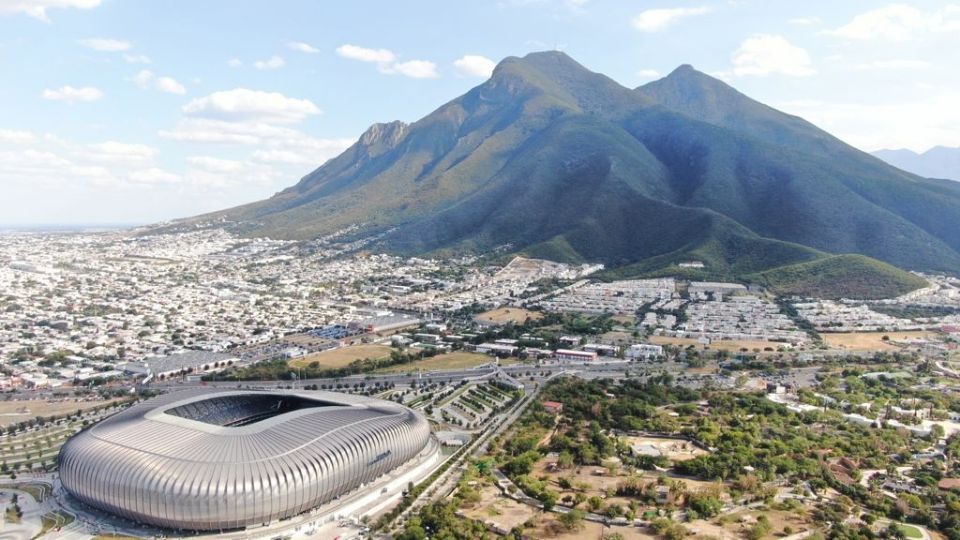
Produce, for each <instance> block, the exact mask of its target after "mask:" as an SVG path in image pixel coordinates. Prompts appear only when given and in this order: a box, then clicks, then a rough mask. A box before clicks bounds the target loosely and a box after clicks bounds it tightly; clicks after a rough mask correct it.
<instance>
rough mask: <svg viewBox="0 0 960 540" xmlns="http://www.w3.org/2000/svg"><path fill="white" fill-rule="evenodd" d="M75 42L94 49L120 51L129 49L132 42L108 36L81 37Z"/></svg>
mask: <svg viewBox="0 0 960 540" xmlns="http://www.w3.org/2000/svg"><path fill="white" fill-rule="evenodd" d="M77 43H79V44H81V45H83V46H84V47H86V48H88V49H93V50H95V51H102V52H121V51H129V50H130V49H131V48H132V47H133V44H132V43H130V42H129V41H125V40H122V39H110V38H87V39H81V40H80V41H78V42H77Z"/></svg>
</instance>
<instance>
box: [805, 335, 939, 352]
mask: <svg viewBox="0 0 960 540" xmlns="http://www.w3.org/2000/svg"><path fill="white" fill-rule="evenodd" d="M820 335H821V336H822V337H823V340H824V341H826V342H827V344H828V345H830V347H833V348H836V349H847V350H856V351H892V350H896V349H898V348H899V347H898V346H897V344H896V342H898V341H910V340H914V339H933V338H934V337H936V333H934V332H930V331H924V330H917V331H911V332H838V333H835V334H832V333H822V334H820ZM883 336H887V337H888V338H889V340H885V339H883Z"/></svg>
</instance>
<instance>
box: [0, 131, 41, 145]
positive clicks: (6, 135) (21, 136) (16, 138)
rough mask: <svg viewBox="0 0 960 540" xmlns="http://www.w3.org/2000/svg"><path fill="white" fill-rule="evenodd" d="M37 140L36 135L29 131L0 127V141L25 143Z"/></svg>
mask: <svg viewBox="0 0 960 540" xmlns="http://www.w3.org/2000/svg"><path fill="white" fill-rule="evenodd" d="M35 140H37V136H36V135H34V134H33V133H31V132H29V131H18V130H15V129H0V141H2V142H8V143H16V144H26V143H31V142H33V141H35Z"/></svg>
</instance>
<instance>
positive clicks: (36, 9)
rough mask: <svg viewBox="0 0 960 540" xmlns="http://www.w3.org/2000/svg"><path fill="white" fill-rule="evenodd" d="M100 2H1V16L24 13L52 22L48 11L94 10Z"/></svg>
mask: <svg viewBox="0 0 960 540" xmlns="http://www.w3.org/2000/svg"><path fill="white" fill-rule="evenodd" d="M99 5H100V0H0V14H4V13H23V14H25V15H27V16H29V17H33V18H34V19H38V20H41V21H43V22H50V18H49V17H48V16H47V10H48V9H65V8H76V9H93V8H95V7H97V6H99Z"/></svg>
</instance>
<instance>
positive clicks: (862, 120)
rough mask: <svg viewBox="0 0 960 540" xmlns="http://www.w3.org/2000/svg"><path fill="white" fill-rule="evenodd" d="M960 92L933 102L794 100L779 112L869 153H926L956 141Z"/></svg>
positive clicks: (942, 95)
mask: <svg viewBox="0 0 960 540" xmlns="http://www.w3.org/2000/svg"><path fill="white" fill-rule="evenodd" d="M957 103H960V93H958V92H956V91H955V89H949V90H948V91H946V92H944V93H939V94H935V95H931V96H929V97H926V98H923V99H919V100H915V101H904V100H895V101H891V102H879V103H868V102H865V101H864V100H859V101H854V102H831V101H820V100H796V101H787V102H782V103H778V104H777V105H776V106H777V108H779V109H781V110H784V111H786V112H788V113H791V114H796V115H798V116H801V117H803V118H806V119H808V120H810V121H811V122H813V123H815V124H817V125H818V126H820V127H821V128H823V129H825V130H827V131H829V132H830V133H832V134H834V135H836V136H837V137H840V138H841V139H843V140H845V141H847V142H848V143H850V144H852V145H854V146H856V147H857V148H860V149H862V150H866V151H874V150H879V149H881V148H910V149H912V150H915V151H918V152H922V151H925V150H927V149H929V148H931V147H933V146H937V145H942V144H949V143H947V142H946V141H956V138H957V129H956V128H957V126H958V125H960V107H957Z"/></svg>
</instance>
